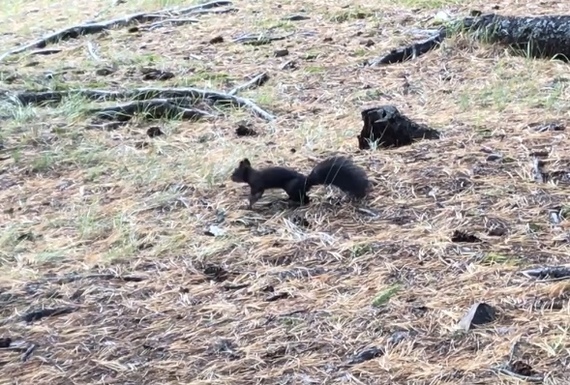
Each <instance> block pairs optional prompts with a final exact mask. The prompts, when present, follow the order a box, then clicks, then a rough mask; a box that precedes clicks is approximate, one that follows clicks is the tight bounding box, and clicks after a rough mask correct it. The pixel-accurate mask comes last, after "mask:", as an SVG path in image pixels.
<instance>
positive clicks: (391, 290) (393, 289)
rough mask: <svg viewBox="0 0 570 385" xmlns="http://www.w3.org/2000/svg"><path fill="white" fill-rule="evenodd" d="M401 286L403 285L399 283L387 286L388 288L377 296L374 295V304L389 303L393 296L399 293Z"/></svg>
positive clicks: (379, 305)
mask: <svg viewBox="0 0 570 385" xmlns="http://www.w3.org/2000/svg"><path fill="white" fill-rule="evenodd" d="M401 288H402V286H401V285H399V284H396V285H392V286H390V287H388V288H386V290H384V291H382V292H380V293H379V294H378V295H377V296H376V297H374V299H373V300H372V306H374V307H381V306H383V305H385V304H387V303H388V301H390V299H391V298H393V297H394V296H395V295H396V294H398V292H399V291H400V289H401Z"/></svg>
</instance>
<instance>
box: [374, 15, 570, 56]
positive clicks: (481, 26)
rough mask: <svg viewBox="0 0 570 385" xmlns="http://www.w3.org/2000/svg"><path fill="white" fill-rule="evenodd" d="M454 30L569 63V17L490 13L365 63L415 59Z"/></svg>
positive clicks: (441, 30)
mask: <svg viewBox="0 0 570 385" xmlns="http://www.w3.org/2000/svg"><path fill="white" fill-rule="evenodd" d="M453 31H465V32H467V33H468V34H470V35H471V36H473V37H475V38H476V39H478V40H480V41H484V42H488V43H496V44H500V45H503V46H507V47H510V48H514V49H517V50H519V51H521V53H522V54H526V55H529V56H531V57H534V58H547V59H550V58H556V59H559V60H562V61H565V62H569V61H570V16H555V15H549V16H537V17H516V16H501V15H497V14H487V15H482V16H477V17H466V18H464V19H461V20H459V21H456V22H453V23H451V25H450V27H448V28H441V29H440V30H439V31H438V33H437V34H435V35H434V36H432V37H430V38H428V39H427V40H424V41H422V42H419V43H414V44H412V45H410V46H406V47H402V48H398V49H394V50H392V51H390V52H389V53H388V54H386V55H384V56H382V57H380V58H377V59H373V60H369V61H368V62H367V63H365V64H368V65H370V66H376V65H378V64H392V63H401V62H405V61H408V60H411V59H415V58H417V57H419V56H421V55H423V54H425V53H427V52H429V51H431V50H432V49H434V48H437V47H439V45H440V43H441V42H442V41H443V40H444V39H445V38H446V37H448V36H451V35H452V34H453Z"/></svg>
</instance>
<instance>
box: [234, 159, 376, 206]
mask: <svg viewBox="0 0 570 385" xmlns="http://www.w3.org/2000/svg"><path fill="white" fill-rule="evenodd" d="M231 179H232V181H234V182H237V183H247V184H248V185H249V187H250V189H251V192H250V195H249V205H248V208H249V209H251V208H252V207H253V204H254V203H255V202H257V201H258V200H259V199H260V198H261V197H262V196H263V193H264V191H265V190H267V189H274V188H282V189H283V190H285V192H287V195H289V201H290V203H294V204H298V205H303V204H307V203H309V202H310V199H309V197H308V196H307V193H308V192H309V190H310V189H311V187H313V186H316V185H319V184H322V185H327V184H332V185H334V186H336V187H338V188H340V189H341V190H343V191H344V192H345V193H347V194H349V195H352V196H353V197H355V198H364V196H365V195H366V194H367V192H368V189H369V187H370V182H369V181H368V178H367V176H366V172H365V171H364V170H363V169H362V168H360V167H358V166H357V165H355V164H354V163H353V162H352V161H351V160H350V159H347V158H345V157H344V156H333V157H330V158H328V159H325V160H324V161H322V162H320V163H319V164H317V165H316V166H315V168H313V170H312V171H311V173H310V174H309V175H308V176H305V175H303V174H301V173H300V172H297V171H295V170H292V169H290V168H287V167H267V168H264V169H260V170H256V169H254V168H253V167H252V166H251V162H250V161H249V159H247V158H245V159H243V160H242V161H240V162H239V165H238V167H237V168H236V169H235V170H234V171H233V173H232V176H231Z"/></svg>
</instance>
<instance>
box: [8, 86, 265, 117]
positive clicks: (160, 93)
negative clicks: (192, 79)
mask: <svg viewBox="0 0 570 385" xmlns="http://www.w3.org/2000/svg"><path fill="white" fill-rule="evenodd" d="M73 96H75V97H82V98H85V99H88V100H92V101H113V100H119V99H122V100H130V101H137V100H146V101H151V99H161V101H160V102H156V103H154V104H151V105H147V106H146V107H147V108H148V107H151V108H158V110H156V111H157V113H159V112H160V108H162V109H163V110H164V111H170V112H172V111H174V110H173V107H174V106H170V105H168V106H167V105H166V104H165V102H169V103H175V102H177V101H178V100H177V99H180V98H183V99H190V100H193V101H201V100H206V101H210V102H213V103H226V104H230V105H233V106H236V107H242V108H247V109H249V110H250V111H252V112H253V113H254V114H255V115H257V116H259V117H261V118H263V119H265V120H268V121H270V120H273V119H275V116H274V115H272V114H270V113H269V112H267V111H265V110H263V109H262V108H260V107H259V106H257V105H256V104H255V103H254V102H252V101H251V100H249V99H245V98H241V97H239V96H235V95H230V94H227V93H223V92H218V91H210V90H202V89H198V88H138V89H133V90H128V91H105V90H69V91H40V92H26V91H25V92H19V93H15V94H9V93H7V92H4V94H3V98H4V99H6V100H11V101H16V102H17V103H19V104H22V105H30V104H35V105H43V104H49V103H60V102H61V101H62V100H63V99H64V98H65V97H73ZM130 104H131V105H132V107H128V105H121V106H117V107H116V108H117V110H116V111H117V112H115V114H118V113H119V111H121V110H123V112H128V111H129V109H130V108H133V109H134V110H137V109H138V108H139V107H140V106H141V105H140V104H139V105H138V106H135V105H134V104H132V103H130ZM158 104H162V105H163V106H162V107H158ZM91 111H92V112H96V113H101V114H104V113H105V110H103V109H94V110H91ZM106 111H108V112H109V113H111V114H112V113H113V112H112V110H108V109H106ZM193 111H194V113H196V111H197V110H193ZM179 112H183V113H185V114H190V112H184V111H181V110H179ZM117 116H118V115H117Z"/></svg>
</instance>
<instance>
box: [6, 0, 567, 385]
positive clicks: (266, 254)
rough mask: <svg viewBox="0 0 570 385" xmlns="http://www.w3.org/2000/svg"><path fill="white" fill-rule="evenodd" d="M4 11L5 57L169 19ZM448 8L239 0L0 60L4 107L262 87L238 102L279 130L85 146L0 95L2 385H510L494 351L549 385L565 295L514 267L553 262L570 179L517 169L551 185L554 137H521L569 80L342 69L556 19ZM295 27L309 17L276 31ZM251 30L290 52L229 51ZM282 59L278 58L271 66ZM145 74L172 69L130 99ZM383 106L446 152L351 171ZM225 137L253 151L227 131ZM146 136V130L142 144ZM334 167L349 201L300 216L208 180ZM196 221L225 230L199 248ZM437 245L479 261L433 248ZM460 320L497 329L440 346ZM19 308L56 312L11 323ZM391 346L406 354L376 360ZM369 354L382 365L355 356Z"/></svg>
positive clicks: (562, 74) (69, 121) (136, 130)
mask: <svg viewBox="0 0 570 385" xmlns="http://www.w3.org/2000/svg"><path fill="white" fill-rule="evenodd" d="M9 3H10V5H8V6H6V7H4V8H3V9H2V11H1V17H2V20H1V22H0V30H1V32H2V35H1V37H0V42H1V44H0V45H1V47H2V51H5V50H7V49H10V48H12V47H14V46H15V45H16V44H23V43H26V42H29V41H32V40H33V39H36V38H38V37H40V36H42V35H43V34H45V33H47V32H50V31H53V30H56V29H58V28H63V27H66V26H71V25H74V24H78V23H81V22H85V21H87V20H90V19H94V18H96V19H97V20H103V19H111V18H115V17H119V16H121V15H125V14H129V13H131V12H135V11H142V10H149V11H150V10H159V9H162V8H164V7H167V6H176V5H188V2H182V1H178V2H172V1H171V2H167V1H158V0H156V1H150V0H146V1H140V0H133V1H130V0H127V1H126V2H124V3H120V4H117V5H113V3H111V2H110V1H100V0H93V1H90V2H86V1H82V0H81V1H80V0H76V1H48V0H42V1H34V2H24V1H10V2H9ZM462 3H463V2H461V1H445V0H433V1H429V0H426V1H423V0H406V1H378V2H372V3H371V2H366V1H363V0H359V1H352V2H349V1H345V2H325V1H302V2H288V1H278V2H268V1H257V2H249V1H243V0H236V1H235V2H234V4H233V6H234V7H235V8H237V9H238V10H239V11H238V12H236V13H228V14H204V15H199V16H196V18H197V19H199V22H198V23H195V24H190V25H182V26H164V27H162V28H157V29H154V30H152V31H143V30H139V31H133V30H131V31H129V30H128V28H122V29H117V30H113V31H111V32H109V33H104V34H98V35H91V36H87V37H82V38H79V39H74V40H69V41H66V42H62V43H60V44H56V45H52V46H48V48H50V47H56V48H60V49H63V51H62V52H60V53H57V54H53V55H28V54H27V53H24V54H21V55H14V56H11V57H9V58H7V59H5V61H4V62H2V63H1V64H0V69H1V80H2V85H1V87H2V88H3V89H8V90H14V91H18V90H19V91H22V90H58V89H74V88H98V89H109V90H112V89H123V88H132V87H145V86H196V87H201V88H209V89H216V90H222V91H228V90H230V89H231V88H233V87H234V86H236V85H239V84H242V83H244V82H246V81H247V79H248V78H250V77H251V76H253V75H255V74H258V73H260V72H267V73H268V75H269V76H270V80H269V81H268V82H267V83H266V84H265V85H263V86H261V87H259V88H257V89H254V90H248V91H244V92H242V93H241V95H242V96H244V97H248V98H251V99H252V100H253V101H255V102H256V103H257V104H258V105H259V106H261V107H262V108H264V109H266V110H267V111H270V112H271V113H273V114H275V115H276V116H277V119H276V120H275V121H273V122H266V121H263V120H261V119H259V118H257V117H255V116H253V115H252V114H251V113H250V112H249V111H247V110H238V109H235V111H230V110H228V109H225V110H224V111H225V112H226V113H227V116H225V117H223V118H220V119H217V120H208V119H205V120H202V121H199V122H191V121H179V120H168V121H167V120H163V121H159V122H145V121H143V120H142V119H137V120H135V121H133V122H130V123H129V124H127V125H126V126H123V127H120V128H117V129H115V130H101V129H93V128H88V124H87V123H88V122H89V121H90V117H89V115H86V114H85V108H87V107H89V106H90V105H91V104H90V103H91V102H87V101H85V100H80V99H77V98H70V99H69V100H66V101H64V103H62V104H60V105H57V106H55V107H37V106H35V107H33V106H28V107H22V106H20V107H15V106H14V105H9V104H7V103H4V102H3V103H4V104H2V106H1V111H0V112H1V113H2V116H3V118H2V119H3V120H2V121H1V123H0V143H1V146H2V149H1V150H0V208H1V211H0V228H1V233H0V266H1V269H2V270H1V275H0V318H1V321H2V322H1V326H0V338H11V339H12V343H11V344H10V345H11V348H7V349H6V348H5V349H0V375H1V376H0V383H1V384H33V383H45V384H179V383H185V384H254V383H256V384H329V383H346V384H514V383H521V381H520V380H518V379H516V378H513V377H508V376H505V375H503V374H498V373H497V372H496V371H494V370H493V367H495V366H498V365H501V364H502V363H504V362H505V361H507V360H508V359H509V355H510V354H511V353H512V352H513V346H514V345H515V343H516V342H517V341H518V342H519V344H518V346H519V349H515V350H516V355H517V357H516V358H517V359H518V360H520V361H521V362H523V363H525V364H527V365H530V367H532V369H533V370H534V371H535V372H537V373H539V374H540V375H542V376H544V378H545V379H544V383H548V384H567V383H568V378H570V350H569V349H570V339H568V334H569V332H570V317H569V316H568V305H567V298H568V297H567V295H568V292H569V291H570V285H569V284H568V283H565V281H561V282H536V281H532V280H530V279H528V278H526V277H525V276H523V275H521V273H520V272H521V271H522V270H524V269H525V268H529V267H535V266H540V265H544V264H547V265H557V264H561V263H564V262H566V261H567V260H568V257H569V250H570V249H569V246H568V227H569V226H568V223H569V222H568V221H567V220H562V222H561V223H559V224H558V225H553V224H552V223H551V222H550V217H549V210H550V209H557V210H558V211H563V212H564V211H568V210H567V209H565V207H568V206H565V205H568V203H569V202H568V189H567V186H564V185H562V184H559V185H555V184H552V183H542V184H540V183H536V182H535V181H534V180H533V177H532V173H531V170H532V167H531V166H532V155H533V154H534V153H536V152H544V151H547V152H548V160H549V161H550V163H549V168H550V169H553V170H568V167H569V166H570V165H569V157H570V155H569V154H570V145H569V143H568V140H567V134H566V132H565V131H546V132H537V131H536V130H535V129H534V128H532V127H529V124H532V123H544V122H548V121H562V122H567V121H568V119H569V117H570V115H569V112H568V111H569V108H570V91H569V88H568V82H569V79H570V78H569V72H568V69H569V67H568V65H567V64H563V63H560V62H556V61H547V60H531V59H528V58H525V57H516V56H514V55H512V53H510V52H509V51H507V50H504V49H502V48H497V47H490V46H486V45H483V44H481V43H478V42H475V41H471V40H470V39H469V38H467V37H454V38H452V39H449V40H446V41H445V42H444V45H443V47H442V49H439V50H436V51H433V52H431V53H428V54H426V55H425V56H422V57H421V58H419V59H417V60H413V61H410V62H407V63H404V64H396V65H391V66H386V67H376V68H363V67H360V66H359V64H360V63H362V62H363V61H364V60H366V59H371V58H374V57H376V56H379V55H382V54H384V53H386V52H387V51H389V50H390V49H392V48H395V47H398V46H400V45H402V44H405V43H409V42H411V41H413V39H418V37H417V36H416V37H414V36H413V30H414V29H422V28H424V29H425V28H433V23H434V21H433V16H434V15H435V14H436V13H437V12H438V11H440V10H443V9H445V10H448V11H450V12H453V13H454V14H455V13H456V14H461V15H464V16H465V15H467V14H468V12H469V11H470V10H471V9H479V10H481V11H483V12H498V13H501V14H511V15H538V14H556V13H563V12H564V11H565V9H566V10H567V4H564V3H565V2H564V1H562V2H561V1H543V2H540V3H539V4H538V3H536V2H532V1H530V0H529V1H526V2H525V1H520V2H516V1H502V0H496V1H493V2H487V1H471V2H469V3H470V4H469V8H467V7H466V6H463V5H461V4H462ZM494 6H498V7H499V8H498V10H496V9H495V8H493V7H494ZM294 14H304V15H307V16H309V17H310V19H308V20H300V21H284V20H283V18H284V17H287V16H290V15H294ZM192 17H194V16H192ZM267 31H270V32H271V33H273V34H274V35H286V34H290V33H293V32H294V34H292V35H290V36H289V37H287V38H286V39H283V40H280V41H275V42H272V43H271V44H267V45H260V46H251V45H246V44H243V43H239V42H234V41H233V39H235V38H237V37H239V36H240V35H242V34H252V33H259V32H267ZM218 36H221V37H223V41H222V42H219V43H215V44H214V43H210V41H211V40H212V39H213V38H215V37H218ZM89 42H90V43H89ZM88 47H95V49H96V55H92V54H90V53H89V49H88ZM281 49H288V51H289V54H288V55H287V56H282V57H275V55H274V52H275V51H276V50H281ZM288 62H292V63H293V64H292V65H286V63H288ZM144 67H153V68H158V69H162V70H168V71H172V72H173V73H174V75H175V76H174V78H172V79H168V80H164V81H160V80H154V81H153V80H144V79H143V74H142V72H141V68H144ZM102 68H110V69H111V71H108V72H111V73H110V74H105V73H104V71H100V70H101V69H102ZM109 104H111V105H112V104H113V103H109ZM381 104H394V105H396V106H397V107H398V108H399V109H400V110H401V111H402V112H403V113H404V114H406V115H408V116H410V117H411V118H412V119H414V120H416V121H419V122H423V123H426V124H428V125H430V126H432V127H434V128H437V129H439V130H441V131H442V132H443V133H444V137H443V138H442V139H441V140H437V141H422V142H419V143H416V144H414V145H412V146H408V147H404V148H399V149H394V150H379V151H366V152H359V151H358V147H357V139H356V135H357V134H358V132H359V131H360V129H361V127H362V122H361V118H360V111H361V110H362V109H364V108H367V107H374V106H377V105H381ZM240 122H248V123H249V124H250V125H251V126H252V127H253V128H254V129H255V130H256V131H257V132H258V133H259V135H258V136H255V137H244V138H241V137H240V138H238V137H237V136H236V134H235V129H236V127H237V126H238V124H240ZM151 126H159V127H160V128H161V130H162V131H163V132H164V135H162V136H158V137H155V138H149V137H148V136H147V134H146V132H147V129H148V128H149V127H151ZM292 150H295V151H292ZM490 152H491V154H490ZM333 153H341V154H345V155H349V156H351V157H353V159H354V161H355V162H356V163H358V164H359V165H361V166H362V167H364V168H365V169H366V170H367V172H368V174H369V176H370V178H371V179H372V180H373V181H375V182H376V183H377V185H376V187H375V188H374V191H373V192H372V194H371V196H370V197H369V198H368V199H367V200H366V201H365V202H362V203H360V204H352V203H343V202H344V198H343V196H342V193H340V192H338V191H335V190H334V189H332V188H322V187H320V188H317V189H315V190H314V191H313V192H312V198H313V199H312V203H311V205H309V206H307V207H304V208H300V209H296V210H292V209H288V208H287V206H286V204H285V203H284V202H283V201H284V199H283V198H284V194H283V193H282V192H280V191H271V192H267V193H266V194H265V196H264V198H263V199H262V200H261V201H260V202H259V203H258V204H257V206H256V208H255V210H253V211H249V210H246V209H245V208H244V207H245V204H246V196H247V193H248V189H247V187H246V186H244V185H238V184H234V183H232V182H230V181H229V174H230V172H231V170H232V168H233V167H235V166H236V165H237V163H238V161H239V160H240V159H241V158H243V157H244V156H247V157H248V158H250V159H251V161H252V162H253V164H254V165H267V164H279V165H289V166H291V167H294V168H296V169H298V170H299V171H302V172H308V171H309V170H310V169H311V168H312V167H313V166H314V165H315V164H316V161H318V160H322V159H324V158H325V157H326V156H328V155H330V154H333ZM492 154H500V155H501V156H502V157H498V156H494V155H492ZM359 207H364V208H366V209H367V210H369V211H371V212H376V213H378V216H377V217H374V216H370V215H366V214H365V213H364V212H363V211H362V210H359V209H358V208H359ZM563 219H564V218H563ZM212 225H216V226H218V227H219V228H221V229H223V230H224V231H225V234H224V235H221V236H210V235H207V234H206V231H207V230H208V229H209V228H210V226H212ZM493 226H495V227H497V226H498V227H499V228H501V229H502V230H501V232H499V233H501V234H499V233H498V232H496V231H495V232H493V231H490V228H491V227H493ZM455 230H462V231H465V232H468V233H471V234H474V235H476V236H477V237H478V238H479V239H481V242H477V243H468V244H465V243H454V242H452V241H451V236H452V234H453V232H454V231H455ZM493 234H495V235H493ZM95 274H107V275H103V276H96V275H95ZM73 277H75V278H73ZM77 277H83V279H76V278H77ZM120 277H126V278H127V279H121V278H120ZM478 301H484V302H486V303H488V304H490V305H492V306H494V307H495V308H497V309H498V310H499V317H498V319H497V320H496V321H495V322H493V323H491V324H488V325H484V326H482V327H479V328H477V329H475V330H471V331H469V332H460V331H458V330H457V323H458V322H459V320H460V319H461V317H462V316H463V314H464V313H465V312H466V311H467V310H468V309H469V307H470V306H471V305H472V304H473V303H475V302H478ZM552 303H555V304H558V306H551V304H552ZM41 309H60V310H61V309H64V310H65V311H62V314H53V315H51V316H50V317H44V318H42V319H37V320H34V319H32V318H34V317H33V314H32V316H28V319H27V320H28V321H29V322H26V320H25V319H24V318H25V317H24V318H22V317H23V316H24V315H26V314H28V315H29V314H30V312H33V311H38V310H41ZM394 333H396V334H394ZM395 336H399V337H402V338H403V339H402V340H401V341H400V342H399V343H398V344H391V343H389V342H390V340H394V338H395ZM4 341H5V340H4ZM0 342H1V340H0ZM371 347H377V348H382V349H384V354H380V355H378V357H375V358H372V359H370V360H367V361H365V362H361V363H354V362H351V360H353V359H354V356H355V354H358V353H359V352H360V351H362V350H365V349H370V348H371ZM512 354H515V353H512Z"/></svg>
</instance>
